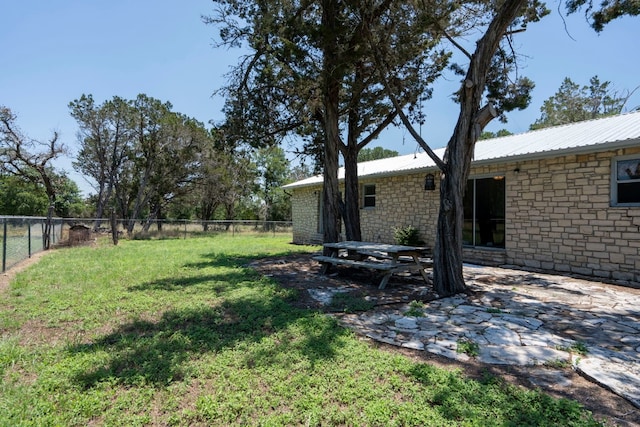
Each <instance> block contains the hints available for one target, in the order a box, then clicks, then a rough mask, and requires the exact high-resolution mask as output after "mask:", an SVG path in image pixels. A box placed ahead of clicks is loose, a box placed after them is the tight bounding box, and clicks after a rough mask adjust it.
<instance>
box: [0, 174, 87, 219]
mask: <svg viewBox="0 0 640 427" xmlns="http://www.w3.org/2000/svg"><path fill="white" fill-rule="evenodd" d="M50 177H51V181H52V183H53V186H54V188H55V192H56V201H55V204H54V208H55V214H56V215H57V216H60V217H63V218H69V217H81V216H83V215H84V213H85V205H84V203H83V200H82V197H81V195H80V190H79V189H78V186H77V185H76V183H75V182H73V181H72V180H70V179H69V178H68V177H67V176H66V175H65V174H64V173H62V174H58V173H56V172H51V173H50ZM48 208H49V198H48V197H47V193H46V190H45V188H44V185H42V184H40V183H38V182H33V181H32V180H31V179H25V178H24V177H22V176H19V175H0V215H24V216H46V215H47V211H48Z"/></svg>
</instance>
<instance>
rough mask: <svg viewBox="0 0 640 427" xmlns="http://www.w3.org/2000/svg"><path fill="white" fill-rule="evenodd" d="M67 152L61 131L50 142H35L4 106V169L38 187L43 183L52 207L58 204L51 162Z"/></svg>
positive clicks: (0, 123) (0, 153) (0, 154)
mask: <svg viewBox="0 0 640 427" xmlns="http://www.w3.org/2000/svg"><path fill="white" fill-rule="evenodd" d="M38 147H40V149H39V150H38ZM65 151H66V148H65V147H64V145H63V144H61V143H60V142H59V141H58V133H57V132H54V133H53V136H52V137H51V139H50V140H49V141H48V142H40V141H36V140H32V139H30V138H28V137H27V136H26V135H24V134H23V133H22V132H21V131H20V129H19V128H18V127H17V125H16V116H15V115H14V114H13V113H12V112H11V110H10V109H9V108H7V107H4V106H1V105H0V160H2V169H3V170H4V171H5V172H6V173H8V174H11V175H16V176H20V177H22V178H24V179H26V180H29V181H31V182H33V183H34V184H42V185H43V186H44V190H45V192H46V194H47V198H48V201H49V205H50V206H53V205H55V202H56V187H55V182H54V181H55V171H54V169H53V168H52V167H51V162H52V161H53V160H55V159H56V158H58V157H59V156H60V155H61V154H63V153H65Z"/></svg>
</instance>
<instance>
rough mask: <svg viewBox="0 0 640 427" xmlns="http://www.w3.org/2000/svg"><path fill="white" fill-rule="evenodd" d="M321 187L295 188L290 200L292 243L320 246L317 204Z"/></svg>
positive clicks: (320, 235) (320, 236) (320, 237)
mask: <svg viewBox="0 0 640 427" xmlns="http://www.w3.org/2000/svg"><path fill="white" fill-rule="evenodd" d="M321 192H322V187H317V188H310V187H305V188H296V189H294V190H293V197H292V198H291V219H292V221H293V243H296V244H301V245H309V244H321V243H322V234H321V233H320V232H319V231H320V230H319V229H318V224H319V223H320V218H319V210H318V207H319V203H320V197H321Z"/></svg>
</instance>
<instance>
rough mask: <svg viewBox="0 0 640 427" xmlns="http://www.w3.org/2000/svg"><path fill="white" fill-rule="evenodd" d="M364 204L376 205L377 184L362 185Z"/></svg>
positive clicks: (367, 206)
mask: <svg viewBox="0 0 640 427" xmlns="http://www.w3.org/2000/svg"><path fill="white" fill-rule="evenodd" d="M362 194H363V198H362V206H363V207H365V208H373V207H375V206H376V186H375V184H369V185H364V186H363V187H362Z"/></svg>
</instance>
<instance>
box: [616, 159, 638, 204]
mask: <svg viewBox="0 0 640 427" xmlns="http://www.w3.org/2000/svg"><path fill="white" fill-rule="evenodd" d="M612 166H613V167H612V169H613V170H612V174H611V175H612V176H611V206H640V155H637V154H636V155H634V156H624V157H618V158H615V159H613V164H612Z"/></svg>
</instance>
